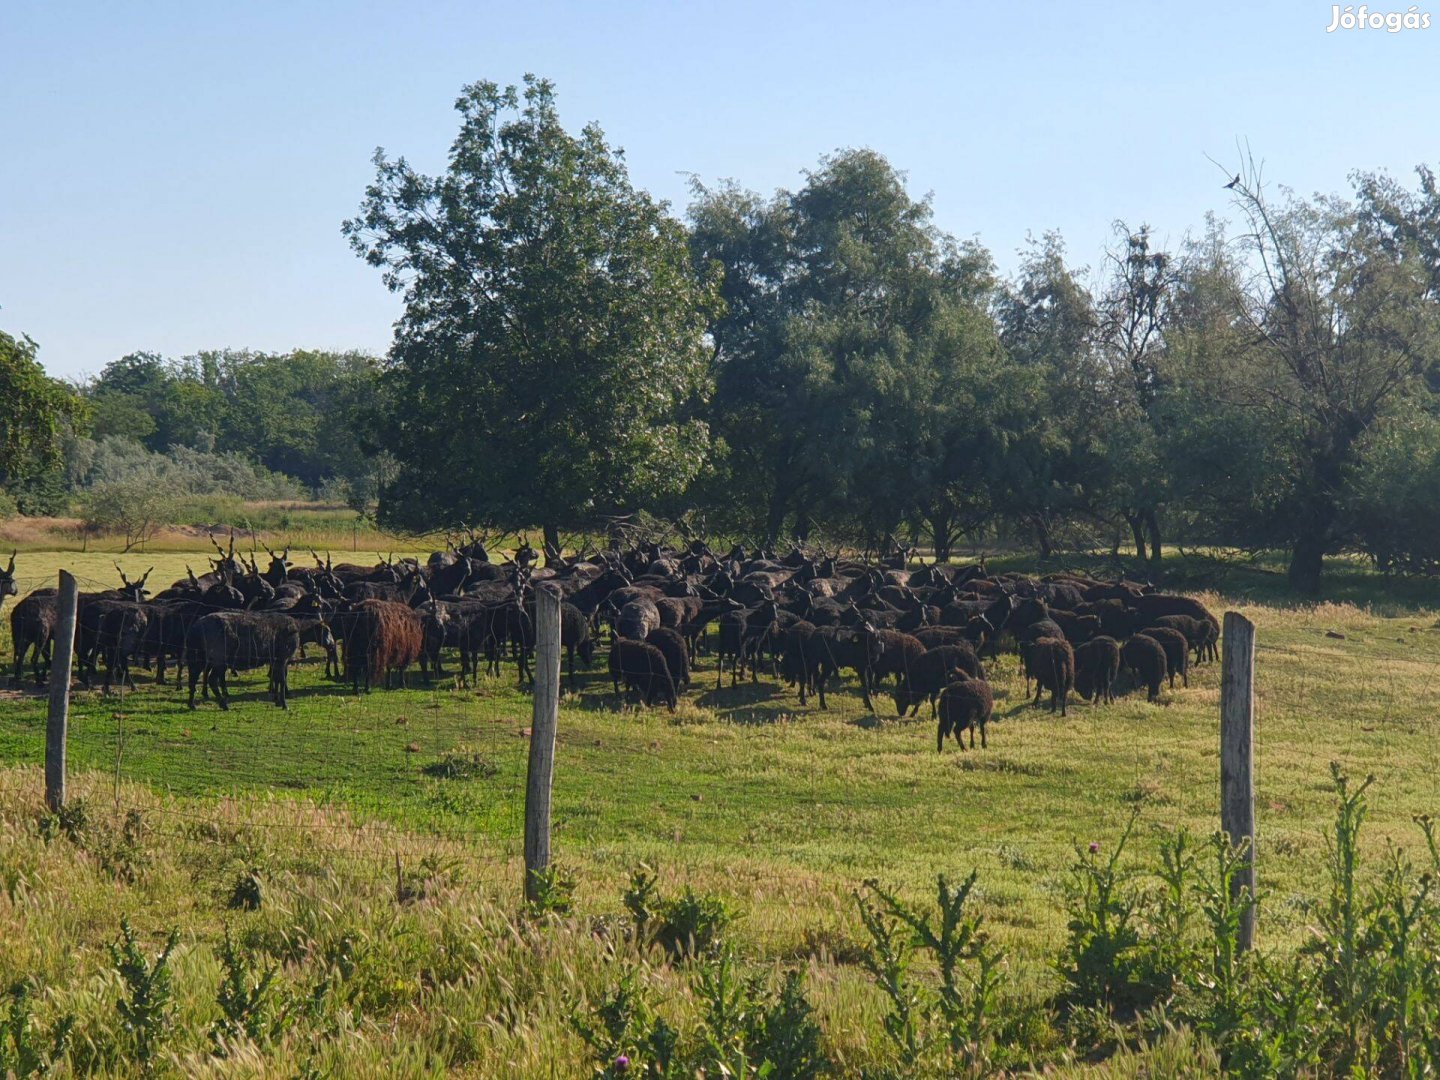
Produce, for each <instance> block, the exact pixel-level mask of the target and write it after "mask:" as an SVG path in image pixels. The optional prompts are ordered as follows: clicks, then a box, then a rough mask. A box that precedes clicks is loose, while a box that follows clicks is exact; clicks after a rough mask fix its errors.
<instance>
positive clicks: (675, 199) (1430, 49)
mask: <svg viewBox="0 0 1440 1080" xmlns="http://www.w3.org/2000/svg"><path fill="white" fill-rule="evenodd" d="M1435 2H1436V9H1435V10H1436V19H1435V22H1436V25H1435V26H1434V28H1432V29H1430V30H1421V31H1413V32H1407V33H1401V34H1395V35H1390V34H1386V33H1384V32H1380V31H1369V32H1353V31H1352V32H1349V33H1345V32H1337V33H1335V34H1329V35H1327V34H1326V33H1325V26H1326V25H1327V24H1328V23H1329V22H1330V17H1331V7H1330V4H1329V3H1320V2H1310V0H1292V2H1275V3H1215V2H1212V3H1193V2H1192V3H1187V4H1183V5H1182V4H1171V5H1162V4H1159V3H1124V4H1098V3H1096V4H1091V3H1082V2H1069V3H1033V4H1012V3H1005V2H1001V0H995V2H992V3H964V2H959V0H955V2H951V3H908V2H879V3H875V2H870V3H852V2H833V3H818V2H817V3H790V2H785V0H771V2H769V3H749V2H725V3H700V2H690V0H674V2H672V3H658V2H657V3H632V4H620V3H603V2H599V0H591V2H585V3H582V2H579V0H575V2H571V3H539V2H519V3H516V2H514V0H511V2H508V3H503V4H500V3H484V2H470V3H458V2H457V3H425V2H423V0H421V2H416V3H412V4H395V3H385V4H368V3H321V2H311V0H287V2H285V3H276V2H270V0H247V2H245V3H232V4H224V5H222V4H211V3H203V2H202V3H197V2H194V0H189V2H184V3H159V2H134V3H115V2H113V0H106V2H103V3H101V2H93V3H67V2H65V0H39V2H31V0H0V57H3V64H4V68H5V71H4V75H3V77H0V147H3V161H0V246H3V259H0V328H3V329H5V330H7V331H9V332H11V333H20V332H24V333H28V334H29V335H31V336H32V337H33V338H35V339H36V341H38V342H39V344H40V346H41V351H40V356H41V359H42V360H43V361H44V362H45V364H46V366H47V367H48V368H49V370H50V371H51V372H52V373H53V374H56V375H62V376H67V377H75V376H80V375H82V374H86V373H91V374H93V373H95V372H98V371H99V369H100V368H101V367H103V366H104V365H105V364H106V363H107V362H109V361H110V360H112V359H114V358H116V357H118V356H121V355H123V354H124V353H126V352H129V351H132V350H136V349H151V350H155V351H158V352H161V353H164V354H167V355H171V356H180V355H184V354H186V353H189V352H193V351H195V350H198V349H201V348H212V347H226V346H230V347H237V348H238V347H251V348H256V349H263V350H285V349H290V348H293V347H313V348H354V347H358V348H365V349H371V350H374V351H376V352H380V351H383V350H384V349H385V348H386V346H387V345H388V343H389V339H390V327H391V324H392V322H393V321H394V319H395V318H396V316H397V315H398V313H399V304H398V301H397V300H396V298H394V297H392V296H390V294H388V293H387V292H386V291H385V290H384V288H383V286H382V285H381V282H380V277H379V275H378V273H376V272H375V271H374V270H372V269H370V268H369V267H367V266H365V265H364V264H363V263H362V262H361V261H360V260H359V259H357V258H355V257H354V256H353V255H352V254H351V253H350V251H349V249H348V248H347V246H346V244H345V242H344V240H343V239H342V238H341V235H340V223H341V221H342V220H343V219H344V218H345V217H347V216H348V215H350V214H352V213H353V212H354V210H355V209H356V207H357V205H358V204H359V201H360V198H361V195H362V191H363V188H364V185H365V183H366V182H367V180H368V179H369V178H370V176H371V171H372V170H371V166H370V161H369V159H370V155H371V152H372V151H373V150H374V148H375V147H376V146H384V147H385V148H386V149H387V150H388V151H389V152H391V153H392V154H402V153H403V154H404V155H406V156H407V157H408V158H410V159H411V161H412V162H414V163H416V164H417V165H419V166H421V167H424V168H427V169H430V170H435V169H438V168H439V167H440V166H441V165H442V163H443V160H444V152H445V149H446V147H447V145H448V144H449V141H450V139H451V137H452V135H453V133H454V130H455V114H454V112H453V111H452V105H453V101H454V99H455V97H456V95H457V93H458V91H459V89H460V87H461V86H462V85H463V84H464V83H466V82H470V81H473V80H476V79H480V78H489V79H494V80H496V81H498V82H502V83H504V82H517V81H519V79H520V77H521V75H523V74H524V73H525V72H527V71H533V72H535V73H537V74H540V75H544V76H547V77H549V78H551V79H553V80H554V81H555V82H556V84H557V86H558V90H559V94H560V106H561V110H562V115H563V117H564V118H565V120H566V122H567V124H570V125H571V126H574V127H578V126H580V125H581V124H583V123H585V122H586V121H589V120H597V121H599V122H600V124H601V125H602V126H603V127H604V129H605V131H606V133H607V134H608V135H609V137H610V138H611V140H612V141H613V142H614V143H615V144H617V145H619V146H622V147H624V149H625V151H626V153H627V157H628V160H629V163H630V168H631V174H632V178H633V179H634V181H635V182H636V183H637V184H639V185H641V186H644V187H647V188H649V189H650V190H651V191H653V192H655V193H656V194H657V195H660V196H662V197H664V198H668V199H670V200H671V201H672V203H673V204H674V205H675V207H676V210H677V211H680V210H683V207H684V203H685V192H686V187H685V176H684V174H685V173H689V172H693V173H697V174H699V175H700V176H701V177H702V178H705V179H707V180H714V179H717V178H721V177H733V178H735V179H737V180H739V181H740V182H741V183H743V184H745V185H746V186H748V187H752V188H756V189H758V190H761V191H767V192H768V191H772V190H774V189H776V188H780V187H793V186H796V185H797V184H798V183H800V182H801V170H803V169H805V168H807V167H810V166H813V165H814V164H815V163H816V161H817V160H818V158H819V157H820V156H821V155H822V154H825V153H828V152H830V151H833V150H835V149H837V148H840V147H847V146H869V147H873V148H875V149H877V150H879V151H881V152H882V153H884V154H886V155H887V156H888V157H889V158H890V160H891V161H892V162H893V163H894V164H895V165H896V166H898V167H899V168H901V169H903V170H906V171H907V172H908V174H909V179H910V185H911V189H912V191H914V192H916V193H924V192H927V191H928V192H933V194H934V205H935V212H936V220H937V222H938V224H939V225H940V226H941V227H943V228H945V229H947V230H949V231H951V232H953V233H956V234H958V235H961V236H971V235H976V236H978V237H979V238H980V240H981V241H982V242H983V243H985V244H986V245H987V246H988V247H990V249H991V250H992V251H993V252H994V253H995V255H996V258H997V260H998V261H999V262H1000V265H1001V267H1002V268H1004V269H1009V268H1011V267H1013V266H1014V264H1015V261H1016V251H1017V249H1019V248H1020V247H1021V246H1022V245H1023V243H1024V242H1025V237H1026V235H1027V233H1034V234H1037V235H1038V234H1039V233H1041V232H1043V231H1044V230H1046V229H1052V228H1054V229H1059V230H1061V232H1063V233H1064V235H1065V237H1066V239H1067V241H1068V243H1069V247H1070V251H1071V255H1072V258H1073V259H1074V260H1075V261H1076V262H1078V263H1082V264H1095V263H1097V262H1098V261H1099V257H1100V253H1101V251H1102V249H1103V245H1104V244H1105V242H1106V239H1107V236H1108V233H1109V227H1110V223H1111V222H1112V221H1113V220H1114V219H1116V218H1120V217H1123V218H1124V219H1126V220H1127V221H1129V222H1130V223H1132V224H1138V223H1140V222H1149V223H1150V224H1151V225H1152V226H1153V227H1154V228H1155V229H1156V231H1157V232H1158V233H1159V235H1160V236H1161V237H1162V238H1169V239H1171V240H1178V239H1179V238H1180V237H1181V235H1182V234H1183V233H1184V232H1185V231H1186V230H1187V229H1195V228H1198V227H1199V226H1200V225H1201V224H1202V222H1203V220H1204V216H1205V214H1206V213H1207V212H1208V211H1212V210H1213V211H1220V212H1225V211H1226V209H1227V202H1226V199H1225V198H1224V196H1225V194H1226V193H1225V192H1224V191H1222V190H1221V184H1222V183H1223V181H1224V179H1225V178H1224V176H1222V175H1221V174H1220V173H1219V172H1218V171H1217V170H1216V168H1215V167H1214V166H1213V165H1211V164H1210V162H1208V161H1207V160H1206V157H1205V155H1206V154H1207V153H1208V154H1210V155H1212V156H1214V157H1216V158H1218V159H1219V160H1221V161H1222V162H1225V163H1227V164H1229V163H1233V162H1234V161H1235V160H1236V156H1237V152H1236V140H1237V138H1244V139H1248V140H1249V143H1250V145H1251V147H1252V148H1253V150H1254V152H1255V153H1256V155H1257V156H1258V157H1262V158H1263V159H1264V160H1265V165H1266V174H1267V176H1268V178H1269V179H1271V180H1274V181H1276V182H1282V183H1285V184H1288V185H1290V186H1292V187H1294V188H1296V189H1297V190H1299V191H1300V192H1302V193H1310V192H1315V191H1325V192H1342V191H1345V190H1347V188H1348V184H1347V174H1348V173H1349V172H1350V171H1351V170H1353V169H1357V168H1361V169H1378V168H1383V169H1386V170H1388V171H1390V172H1391V173H1392V174H1395V175H1396V176H1402V177H1405V178H1406V180H1407V182H1408V181H1409V178H1410V173H1411V170H1412V169H1413V167H1414V166H1415V165H1416V164H1417V163H1419V162H1422V161H1429V162H1431V163H1440V141H1437V139H1436V136H1437V134H1440V122H1437V119H1436V117H1437V116H1440V79H1437V77H1436V76H1437V72H1440V62H1437V61H1440V0H1435ZM1393 6H1394V8H1395V9H1396V10H1400V11H1403V10H1405V8H1406V7H1407V6H1408V4H1401V3H1400V2H1399V0H1396V2H1395V4H1394V5H1393ZM1421 9H1422V10H1428V8H1427V7H1426V6H1425V4H1424V3H1422V4H1421ZM1381 10H1389V7H1387V6H1386V5H1384V4H1383V3H1382V5H1381Z"/></svg>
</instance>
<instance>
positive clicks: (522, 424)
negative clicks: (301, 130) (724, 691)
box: [345, 76, 718, 546]
mask: <svg viewBox="0 0 1440 1080" xmlns="http://www.w3.org/2000/svg"><path fill="white" fill-rule="evenodd" d="M456 108H457V110H458V111H459V112H460V115H461V127H460V133H459V135H458V136H457V137H456V139H455V142H454V143H453V145H452V146H451V151H450V160H449V165H448V167H447V169H446V171H445V173H444V174H442V175H440V176H434V177H431V176H425V175H422V174H420V173H418V172H416V171H415V170H414V169H413V168H411V166H410V165H409V164H408V163H407V162H406V161H405V159H404V158H399V159H396V160H393V161H392V160H389V159H387V158H386V157H385V155H384V152H383V151H377V153H376V156H375V165H376V178H375V181H374V183H373V184H371V185H370V187H369V188H368V189H367V192H366V197H365V201H364V203H363V204H362V207H361V210H360V213H359V215H358V216H356V217H355V218H353V219H351V220H350V221H348V222H346V223H345V233H346V235H347V236H348V237H349V238H350V241H351V243H352V245H353V247H354V249H355V250H356V252H357V253H359V254H360V255H362V256H363V257H364V258H365V259H366V260H367V261H368V262H369V263H371V265H374V266H377V267H380V268H382V269H383V270H384V273H385V282H386V284H387V285H388V286H389V288H391V289H392V290H393V291H397V292H401V293H403V295H404V297H405V314H404V316H403V317H402V318H401V320H400V323H399V325H398V327H397V330H396V336H395V342H394V345H393V347H392V349H391V353H390V358H389V362H388V365H387V371H386V373H385V378H384V383H385V387H386V392H387V393H389V394H391V395H392V397H391V399H390V403H389V405H388V409H387V412H388V416H387V417H385V418H384V421H385V422H384V424H383V427H382V429H381V432H380V441H381V442H382V443H383V445H384V446H385V448H386V449H388V450H390V451H391V452H392V453H393V455H394V457H395V459H396V461H397V462H398V471H397V475H396V477H395V478H394V479H393V480H392V481H391V482H390V483H389V484H388V485H386V487H385V489H384V491H383V492H382V496H381V514H382V516H383V517H384V518H385V519H386V520H388V521H390V522H392V523H395V524H398V525H402V526H409V527H434V526H441V525H456V524H459V523H462V522H477V523H478V522H485V523H487V524H495V525H501V526H506V527H512V528H513V527H523V526H527V525H534V524H537V523H538V524H540V525H542V526H543V528H544V531H545V536H546V539H547V540H548V541H550V542H551V543H554V544H556V545H557V546H558V544H559V527H560V526H561V525H562V524H565V525H569V524H579V523H582V522H588V521H593V520H595V519H596V518H598V517H599V516H600V515H602V514H605V513H612V512H615V511H621V510H627V509H633V508H637V507H640V506H643V505H646V504H649V503H653V502H655V501H657V500H659V499H663V498H665V497H667V496H673V495H676V494H678V493H680V492H683V491H684V490H685V489H686V488H687V487H688V485H689V484H690V482H691V480H692V479H693V478H694V477H695V476H696V475H697V474H698V473H699V471H700V468H701V466H702V463H703V461H704V458H705V455H706V451H707V450H708V447H709V444H710V439H709V430H708V426H707V424H706V422H705V419H704V416H703V412H702V409H703V406H704V403H705V401H706V399H707V397H708V396H709V392H710V364H709V361H710V352H709V350H708V348H707V347H706V342H705V336H704V335H705V328H706V320H707V317H708V316H709V315H710V314H711V313H712V312H713V311H714V310H715V308H716V304H717V297H718V293H717V288H716V284H715V282H714V281H712V280H708V279H706V278H705V276H704V275H697V274H696V273H695V272H694V270H693V268H692V266H691V263H690V259H689V252H688V248H687V244H686V239H685V232H684V228H683V226H682V225H681V224H680V223H679V222H677V221H676V220H674V219H673V218H672V217H670V216H669V214H668V213H667V212H666V207H665V205H664V204H663V203H659V202H656V201H655V200H654V199H652V198H651V197H650V196H649V195H648V194H646V193H645V192H643V191H639V190H637V189H635V188H634V187H633V186H632V185H631V183H630V181H629V178H628V175H627V172H626V168H625V163H624V158H623V156H622V154H621V153H620V152H619V151H616V150H613V149H612V148H611V147H610V146H609V145H607V143H606V142H605V138H604V134H603V133H602V132H601V130H600V128H599V127H598V126H596V125H594V124H591V125H589V126H587V127H586V128H584V129H583V131H581V133H580V134H579V135H578V136H573V135H571V134H569V133H568V132H567V131H566V130H565V129H564V128H563V127H562V126H561V123H560V119H559V115H558V113H557V110H556V106H555V97H554V90H553V88H552V86H551V84H550V83H548V82H546V81H544V80H541V79H536V78H534V77H531V76H527V77H526V80H525V86H524V90H523V94H522V93H521V92H518V91H517V90H516V88H515V87H508V88H506V89H503V90H502V89H500V88H499V87H498V86H497V85H496V84H494V83H489V82H480V83H475V84H474V85H472V86H468V87H466V88H465V91H464V93H463V94H462V96H461V97H460V99H459V100H458V101H457V102H456Z"/></svg>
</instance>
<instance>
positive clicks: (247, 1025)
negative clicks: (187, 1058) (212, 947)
mask: <svg viewBox="0 0 1440 1080" xmlns="http://www.w3.org/2000/svg"><path fill="white" fill-rule="evenodd" d="M220 963H221V966H222V967H223V969H224V976H223V978H222V980H221V983H220V989H219V991H218V992H217V993H216V998H215V1000H216V1004H217V1005H219V1006H220V1017H219V1018H218V1019H217V1020H216V1021H215V1026H214V1027H213V1028H211V1031H210V1035H211V1038H213V1039H214V1040H215V1041H216V1044H217V1045H218V1046H219V1047H220V1048H221V1053H222V1056H223V1048H224V1046H225V1044H226V1043H227V1041H229V1040H233V1039H236V1038H240V1037H243V1038H246V1039H249V1040H250V1041H251V1042H257V1043H263V1042H267V1041H269V1040H270V1039H272V1038H274V1036H275V1035H277V1034H279V1032H280V1030H281V1029H282V1027H283V1025H284V1023H285V1019H286V1018H285V1015H284V1014H283V1012H282V1011H281V1007H280V1002H279V994H278V985H277V983H276V978H277V976H278V975H279V973H280V969H279V966H278V965H276V964H271V965H269V966H267V967H266V968H265V970H264V971H263V972H260V973H259V974H257V970H256V964H255V957H254V956H253V955H251V954H250V953H249V952H248V951H247V950H245V949H243V948H242V947H240V946H238V945H237V944H236V943H235V939H234V936H233V935H232V934H231V932H230V927H228V926H227V927H226V928H225V938H224V940H223V942H222V943H221V946H220Z"/></svg>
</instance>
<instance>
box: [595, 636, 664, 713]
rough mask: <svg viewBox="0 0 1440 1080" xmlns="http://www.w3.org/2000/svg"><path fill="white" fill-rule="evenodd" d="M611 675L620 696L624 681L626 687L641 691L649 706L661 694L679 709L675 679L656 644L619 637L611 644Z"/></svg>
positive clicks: (661, 696) (660, 696) (642, 698)
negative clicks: (676, 699) (676, 703)
mask: <svg viewBox="0 0 1440 1080" xmlns="http://www.w3.org/2000/svg"><path fill="white" fill-rule="evenodd" d="M610 678H611V681H612V682H613V683H614V686H615V693H616V694H617V695H618V694H619V693H620V684H621V683H622V682H623V683H624V684H625V689H626V690H638V691H639V692H640V696H641V700H642V701H644V703H645V704H646V705H653V704H654V703H655V699H656V698H657V697H659V698H662V699H663V700H664V702H665V704H666V705H667V706H668V707H669V709H670V711H671V712H674V711H675V680H674V679H672V678H671V677H670V667H669V665H668V664H666V663H665V654H664V653H662V652H661V651H660V650H659V649H657V648H656V647H655V646H654V645H650V644H648V643H647V642H644V641H633V640H631V639H630V638H623V637H622V638H616V639H615V640H614V641H613V642H612V643H611V645H610Z"/></svg>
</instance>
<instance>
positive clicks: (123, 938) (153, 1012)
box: [109, 918, 180, 1074]
mask: <svg viewBox="0 0 1440 1080" xmlns="http://www.w3.org/2000/svg"><path fill="white" fill-rule="evenodd" d="M179 943H180V934H179V932H178V931H175V930H172V931H170V934H169V936H168V937H166V939H165V944H164V946H163V947H162V948H161V950H160V952H159V953H157V954H156V956H155V958H154V959H153V960H151V959H149V958H147V957H146V955H145V952H144V950H143V949H141V947H140V944H139V942H138V940H137V939H136V937H135V932H134V931H133V930H131V929H130V921H129V920H128V919H126V918H121V920H120V938H119V940H118V941H114V942H111V943H110V945H109V949H110V962H111V963H112V964H113V965H114V967H115V971H116V973H117V974H118V975H119V976H120V980H121V984H122V988H123V990H122V993H121V996H120V999H119V1000H118V1001H117V1002H116V1003H115V1008H116V1011H117V1012H118V1013H119V1014H120V1019H121V1021H122V1023H123V1025H124V1032H125V1035H126V1037H127V1039H128V1046H129V1050H130V1052H131V1053H132V1054H133V1055H134V1058H135V1061H136V1062H137V1063H138V1064H139V1065H140V1068H141V1070H142V1071H143V1072H144V1073H146V1074H149V1073H150V1072H151V1071H152V1070H153V1068H154V1066H155V1064H156V1053H157V1051H158V1050H159V1049H160V1045H161V1044H162V1043H163V1042H164V1041H165V1039H166V1038H167V1037H168V1036H169V1034H170V1029H171V1024H172V1021H173V1006H174V1000H173V999H174V983H173V972H172V971H171V968H170V957H171V954H173V953H174V951H175V946H176V945H178V944H179Z"/></svg>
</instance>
